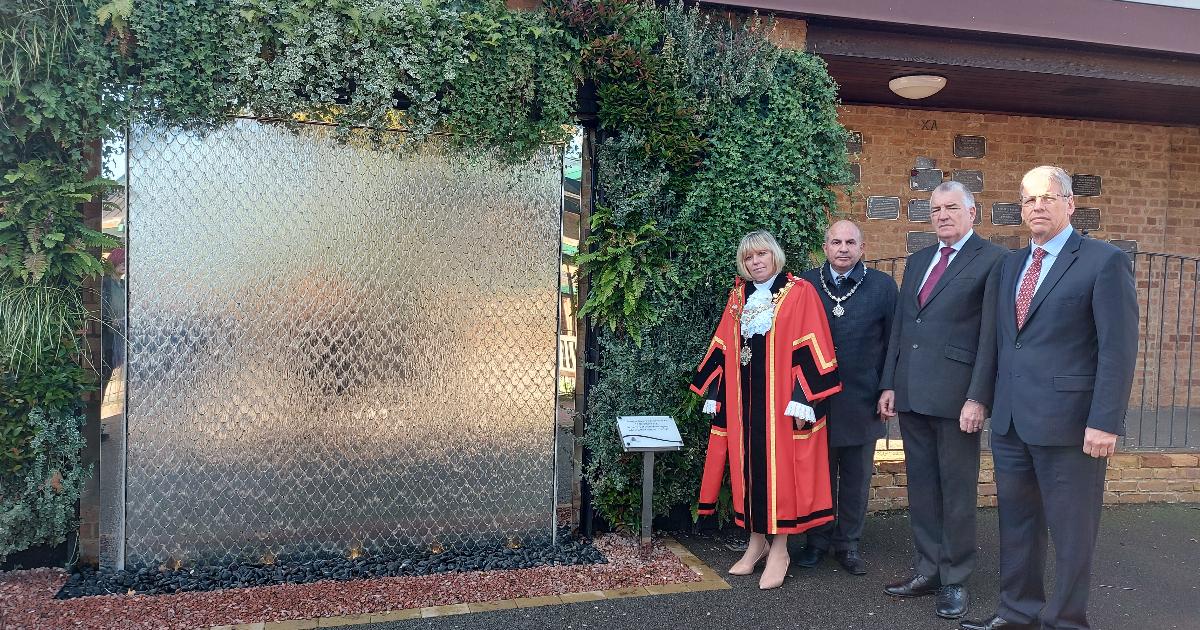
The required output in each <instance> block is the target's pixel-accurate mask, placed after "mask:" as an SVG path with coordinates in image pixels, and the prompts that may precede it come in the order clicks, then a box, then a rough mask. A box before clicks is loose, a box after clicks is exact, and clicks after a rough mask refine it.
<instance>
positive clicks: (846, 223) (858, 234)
mask: <svg viewBox="0 0 1200 630" xmlns="http://www.w3.org/2000/svg"><path fill="white" fill-rule="evenodd" d="M847 227H849V228H850V229H852V230H854V234H855V236H854V238H855V240H857V241H858V242H859V243H862V242H863V233H862V229H861V228H859V227H858V224H857V223H855V222H853V221H851V220H850V219H839V220H837V221H834V222H833V224H832V225H830V226H829V227H827V228H825V242H829V236H830V235H831V234H833V231H834V228H838V229H839V230H844V229H846V228H847Z"/></svg>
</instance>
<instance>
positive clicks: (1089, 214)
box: [1071, 208, 1100, 230]
mask: <svg viewBox="0 0 1200 630" xmlns="http://www.w3.org/2000/svg"><path fill="white" fill-rule="evenodd" d="M1071 225H1073V226H1075V229H1076V230H1099V229H1100V208H1075V213H1074V214H1072V215H1071Z"/></svg>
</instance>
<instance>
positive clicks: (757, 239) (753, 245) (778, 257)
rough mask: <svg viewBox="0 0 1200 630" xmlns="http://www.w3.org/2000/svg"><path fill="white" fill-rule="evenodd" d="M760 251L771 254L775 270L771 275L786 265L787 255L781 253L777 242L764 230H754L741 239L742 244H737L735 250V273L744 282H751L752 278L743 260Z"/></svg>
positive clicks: (781, 250)
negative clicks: (743, 279) (744, 280)
mask: <svg viewBox="0 0 1200 630" xmlns="http://www.w3.org/2000/svg"><path fill="white" fill-rule="evenodd" d="M760 249H765V250H767V251H769V252H771V257H772V258H774V259H775V269H774V271H772V272H771V273H772V274H776V273H779V272H780V271H781V270H783V266H784V265H785V264H787V255H785V254H784V253H783V248H782V247H780V246H779V242H778V241H776V240H775V237H774V236H771V233H770V232H768V231H766V230H755V231H753V232H751V233H749V234H747V235H745V236H743V237H742V242H740V243H738V248H737V261H736V262H737V272H738V275H739V276H741V277H743V278H745V279H746V280H750V281H753V280H754V277H753V276H751V275H750V270H749V269H746V263H745V261H744V260H743V259H744V258H745V257H746V255H747V254H749V253H750V252H756V251H758V250H760Z"/></svg>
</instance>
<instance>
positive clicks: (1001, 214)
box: [992, 201, 1021, 225]
mask: <svg viewBox="0 0 1200 630" xmlns="http://www.w3.org/2000/svg"><path fill="white" fill-rule="evenodd" d="M992 225H1021V204H1019V203H1003V202H1000V201H997V202H996V203H993V204H992Z"/></svg>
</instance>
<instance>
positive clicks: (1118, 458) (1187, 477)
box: [867, 453, 1200, 512]
mask: <svg viewBox="0 0 1200 630" xmlns="http://www.w3.org/2000/svg"><path fill="white" fill-rule="evenodd" d="M1198 459H1200V458H1198V457H1197V456H1196V455H1193V454H1190V453H1118V454H1117V455H1114V456H1113V457H1111V458H1109V461H1108V472H1107V474H1106V475H1105V482H1104V503H1106V504H1108V505H1115V504H1119V503H1200V462H1198ZM978 505H979V507H995V506H996V479H995V470H994V467H993V463H992V456H991V454H989V453H984V454H983V456H982V457H981V458H980V462H979V501H978ZM906 507H908V475H907V474H905V470H904V461H903V460H902V459H896V460H883V461H876V462H875V474H874V476H872V477H871V494H870V498H869V499H868V502H867V509H868V511H871V512H874V511H877V510H896V509H902V508H906Z"/></svg>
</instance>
